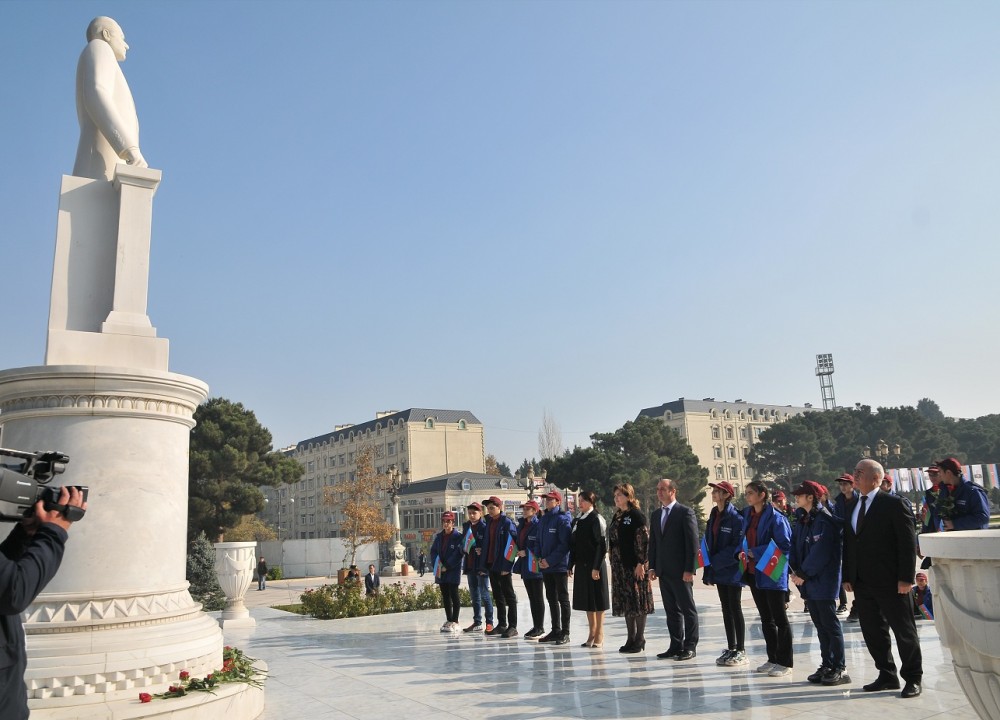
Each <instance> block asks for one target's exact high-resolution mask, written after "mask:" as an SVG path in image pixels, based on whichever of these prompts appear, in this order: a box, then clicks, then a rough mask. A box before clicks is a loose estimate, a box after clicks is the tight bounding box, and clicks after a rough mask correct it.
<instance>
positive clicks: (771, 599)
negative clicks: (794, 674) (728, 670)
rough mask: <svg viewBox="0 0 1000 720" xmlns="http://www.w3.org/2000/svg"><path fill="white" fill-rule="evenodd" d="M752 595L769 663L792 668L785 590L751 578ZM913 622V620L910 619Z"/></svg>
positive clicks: (790, 638) (790, 629)
mask: <svg viewBox="0 0 1000 720" xmlns="http://www.w3.org/2000/svg"><path fill="white" fill-rule="evenodd" d="M750 594H751V595H753V602H754V604H755V605H756V606H757V612H759V613H760V627H761V631H762V632H763V633H764V644H765V645H766V646H767V661H768V662H769V663H774V664H775V665H783V666H784V667H792V628H791V626H790V625H789V624H788V614H787V613H786V612H785V591H784V590H761V589H759V588H758V587H757V583H756V580H755V578H754V577H751V578H750ZM910 619H911V620H912V619H913V618H910Z"/></svg>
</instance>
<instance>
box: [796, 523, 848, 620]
mask: <svg viewBox="0 0 1000 720" xmlns="http://www.w3.org/2000/svg"><path fill="white" fill-rule="evenodd" d="M806 521H808V522H806ZM843 537H844V523H843V521H841V520H839V519H837V518H835V517H834V516H833V515H832V514H831V513H830V511H829V510H827V509H826V508H823V509H821V510H814V511H813V512H811V513H805V512H803V513H802V515H801V516H800V517H799V518H798V519H797V521H796V523H795V525H794V527H792V551H791V553H790V554H789V556H788V566H789V567H790V568H791V569H792V571H793V572H794V573H795V574H796V575H798V576H799V577H802V578H805V580H806V581H805V583H804V584H802V585H800V586H799V592H800V593H801V594H802V599H803V600H836V599H837V598H838V597H839V596H840V570H841V560H842V556H843V552H844V540H843Z"/></svg>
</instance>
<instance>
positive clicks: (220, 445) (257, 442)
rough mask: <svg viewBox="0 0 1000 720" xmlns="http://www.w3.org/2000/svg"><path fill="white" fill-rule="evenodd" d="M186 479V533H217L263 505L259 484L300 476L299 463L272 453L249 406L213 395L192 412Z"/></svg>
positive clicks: (268, 436) (215, 535) (268, 438)
mask: <svg viewBox="0 0 1000 720" xmlns="http://www.w3.org/2000/svg"><path fill="white" fill-rule="evenodd" d="M194 419H195V422H196V423H197V425H195V427H194V429H193V430H192V431H191V456H190V461H189V477H190V480H189V484H188V538H189V539H193V538H195V537H197V536H198V533H201V532H204V533H205V535H206V536H208V537H209V538H213V539H215V538H219V537H221V536H222V535H223V533H225V532H226V530H227V529H229V528H232V527H235V526H236V525H237V524H238V523H239V522H240V520H241V519H242V518H243V516H244V515H251V514H254V513H258V512H260V511H261V510H263V509H264V495H263V493H261V491H260V489H259V488H260V486H261V485H272V486H277V485H282V484H285V483H290V482H294V481H296V480H298V479H299V478H300V477H302V473H303V468H302V465H301V464H300V463H299V462H298V461H296V460H294V459H292V458H290V457H287V456H285V455H284V454H282V453H280V452H273V449H272V445H271V433H270V432H269V431H268V430H267V428H265V427H264V426H263V425H261V424H260V423H259V422H258V421H257V417H256V415H254V413H253V411H252V410H248V409H247V408H245V407H243V405H242V404H241V403H234V402H232V401H230V400H226V399H225V398H212V399H210V400H209V401H208V402H206V403H204V404H202V405H201V406H199V407H198V409H197V410H196V411H195V413H194Z"/></svg>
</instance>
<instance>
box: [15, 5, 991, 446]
mask: <svg viewBox="0 0 1000 720" xmlns="http://www.w3.org/2000/svg"><path fill="white" fill-rule="evenodd" d="M100 14H105V15H110V16H111V17H114V18H115V19H117V20H118V21H119V22H120V24H121V25H122V27H123V28H124V30H125V34H126V38H127V40H128V42H129V44H130V45H131V50H130V51H129V55H128V59H127V60H126V62H125V63H124V65H123V69H124V71H125V75H126V77H127V78H128V81H129V83H130V85H131V87H132V92H133V95H134V97H135V101H136V105H137V109H138V113H139V120H140V125H141V144H142V151H143V154H144V155H145V157H146V159H147V160H148V161H149V163H150V165H151V166H152V167H156V168H159V169H161V170H162V171H163V181H162V184H161V186H160V188H159V190H158V192H157V196H156V201H155V205H154V227H153V247H152V256H151V271H150V294H149V316H150V318H151V320H152V322H153V324H154V325H155V326H156V327H157V329H158V332H159V335H160V336H161V337H167V338H169V339H170V342H171V363H170V364H171V370H173V371H174V372H179V373H184V374H187V375H193V376H195V377H198V378H201V379H203V380H205V381H206V382H208V383H209V385H210V386H211V391H212V394H213V395H222V396H225V397H228V398H231V399H233V400H237V401H241V402H243V403H244V404H245V405H247V406H248V407H250V408H252V409H253V410H255V411H256V413H257V415H258V417H259V418H260V420H261V421H262V422H263V423H264V424H265V425H266V426H267V427H269V428H270V429H271V431H272V433H273V435H274V439H275V443H276V445H278V446H281V445H286V444H290V443H293V442H295V441H297V440H301V439H305V438H308V437H311V436H314V435H318V434H321V433H324V432H327V431H329V430H332V429H333V426H334V425H335V424H340V423H347V422H363V421H365V420H368V419H370V418H372V417H374V413H375V411H376V410H385V409H400V410H401V409H405V408H408V407H441V408H456V409H467V410H471V411H472V412H474V413H475V414H476V415H477V416H478V417H479V418H480V419H481V420H482V421H483V423H484V425H485V426H486V449H487V451H488V452H492V453H495V454H496V455H497V456H498V457H499V458H500V459H501V460H503V461H505V462H507V463H509V464H510V465H512V466H516V465H517V464H518V463H519V462H520V460H521V459H522V458H524V457H531V456H536V455H537V454H538V449H537V433H538V428H539V426H540V425H541V422H542V414H543V411H544V410H546V409H547V410H548V412H549V413H551V414H552V415H553V416H554V417H555V419H556V420H557V421H558V422H559V424H560V425H561V427H562V430H563V441H564V444H565V445H567V446H572V445H574V444H586V443H587V442H588V436H589V435H590V434H591V433H593V432H597V431H609V430H613V429H615V428H617V427H619V426H620V425H621V424H622V423H624V422H625V421H626V420H630V419H633V418H634V417H635V416H636V414H637V413H638V412H639V410H640V409H642V408H644V407H649V406H652V405H657V404H660V403H662V402H665V401H668V400H674V399H677V398H678V397H681V396H684V397H690V398H702V397H705V396H711V397H715V398H718V399H719V400H733V399H736V398H743V399H746V400H749V401H753V402H761V403H776V404H793V405H801V404H803V403H806V402H812V403H814V404H816V405H819V404H820V394H819V383H818V381H817V379H816V377H815V375H814V372H813V371H814V367H815V355H816V354H817V353H825V352H832V353H833V354H834V361H835V363H836V368H837V370H836V374H835V375H834V386H835V389H836V393H837V400H838V403H839V404H842V405H853V404H854V403H856V402H861V403H865V404H870V405H873V406H879V405H890V406H896V405H900V404H908V405H912V404H915V403H916V401H917V400H918V399H919V398H921V397H925V396H926V397H931V398H933V399H934V400H936V401H937V402H938V403H939V404H940V405H941V407H942V409H943V410H944V412H945V413H946V414H948V415H952V416H958V417H975V416H979V415H983V414H987V413H992V412H997V411H1000V384H998V383H997V382H996V381H995V377H994V373H995V370H994V367H995V365H996V361H995V359H994V358H995V357H996V356H997V354H998V351H1000V341H998V335H997V329H996V328H997V324H998V323H997V319H998V318H997V315H998V312H997V303H996V300H995V297H996V295H997V291H996V287H995V275H996V269H997V266H998V250H997V240H998V229H1000V201H998V189H1000V92H998V78H1000V54H998V53H997V52H996V33H995V30H996V28H997V27H998V26H1000V3H996V2H985V1H983V2H974V1H969V2H957V3H928V2H919V1H916V2H914V1H906V2H851V1H849V0H841V1H838V2H790V1H788V0H786V1H784V2H751V1H743V2H723V1H721V0H720V1H716V2H582V1H581V2H568V1H563V2H557V1H555V0H552V1H549V2H488V1H486V0H481V1H475V2H432V1H430V0H427V1H413V2H378V1H365V2H360V1H358V2H283V3H280V4H279V3H264V2H221V1H217V2H204V3H194V2H152V1H150V2H141V3H140V2H114V1H106V2H90V1H89V0H79V1H78V2H45V1H38V0H32V1H31V2H26V1H25V2H22V1H11V0H6V1H5V2H2V3H0V16H2V17H3V18H4V20H5V21H6V22H5V25H6V26H7V27H8V28H12V29H14V30H15V31H14V32H12V33H8V37H7V38H6V40H5V42H4V43H3V44H2V45H0V74H2V77H3V85H4V89H5V102H4V103H3V106H2V107H0V128H2V130H3V134H4V136H5V137H6V138H7V139H8V141H7V142H6V143H3V144H2V145H0V168H2V170H0V172H2V175H3V182H2V187H3V191H2V192H0V228H2V233H0V248H2V252H3V255H2V257H3V258H4V260H5V262H4V270H5V272H4V283H5V287H4V293H3V297H4V301H3V306H2V307H3V323H4V339H5V342H4V343H2V345H0V367H20V366H27V365H36V364H40V363H41V362H42V360H43V354H44V348H45V325H46V320H47V313H48V298H49V288H50V277H51V263H52V253H53V246H54V238H55V224H56V208H57V204H58V190H59V183H60V176H61V175H62V174H65V173H70V172H71V171H72V166H73V158H74V154H75V148H76V143H77V136H78V128H77V122H76V115H75V109H74V100H73V93H74V88H73V82H74V79H73V78H74V73H75V67H76V60H77V57H78V56H79V53H80V51H81V50H82V48H83V46H84V44H85V39H84V32H85V29H86V26H87V24H88V22H89V21H90V20H91V18H93V17H94V16H96V15H100Z"/></svg>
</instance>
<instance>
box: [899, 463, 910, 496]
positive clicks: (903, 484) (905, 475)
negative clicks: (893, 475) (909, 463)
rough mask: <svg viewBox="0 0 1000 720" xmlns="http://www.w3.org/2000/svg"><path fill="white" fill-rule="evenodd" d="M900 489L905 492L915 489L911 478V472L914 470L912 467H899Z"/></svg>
mask: <svg viewBox="0 0 1000 720" xmlns="http://www.w3.org/2000/svg"><path fill="white" fill-rule="evenodd" d="M898 472H899V489H900V490H902V491H903V492H911V491H912V490H913V481H912V480H911V479H910V477H911V473H912V472H913V471H912V470H910V468H899V471H898Z"/></svg>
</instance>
